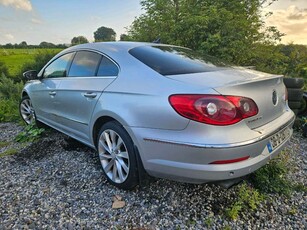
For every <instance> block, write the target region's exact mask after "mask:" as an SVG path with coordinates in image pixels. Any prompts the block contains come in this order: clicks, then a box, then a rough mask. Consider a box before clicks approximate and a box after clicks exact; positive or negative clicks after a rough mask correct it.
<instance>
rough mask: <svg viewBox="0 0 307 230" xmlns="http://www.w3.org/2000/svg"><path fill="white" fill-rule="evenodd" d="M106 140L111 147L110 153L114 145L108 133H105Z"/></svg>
mask: <svg viewBox="0 0 307 230" xmlns="http://www.w3.org/2000/svg"><path fill="white" fill-rule="evenodd" d="M104 138H105V140H106V142H107V145H108V147H109V152H112V143H111V141H110V137H109V134H108V133H107V132H104Z"/></svg>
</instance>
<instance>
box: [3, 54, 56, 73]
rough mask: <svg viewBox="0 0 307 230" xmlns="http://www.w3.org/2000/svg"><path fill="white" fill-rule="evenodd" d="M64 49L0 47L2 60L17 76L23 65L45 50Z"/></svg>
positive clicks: (10, 71)
mask: <svg viewBox="0 0 307 230" xmlns="http://www.w3.org/2000/svg"><path fill="white" fill-rule="evenodd" d="M61 50H62V49H59V48H56V49H43V48H39V49H35V48H34V49H0V61H3V62H4V63H5V65H6V66H7V68H8V70H9V74H10V75H11V76H16V75H17V74H18V73H19V70H20V69H21V66H22V65H23V64H24V63H26V62H29V61H32V60H33V58H34V56H35V55H36V54H38V53H43V52H60V51H61Z"/></svg>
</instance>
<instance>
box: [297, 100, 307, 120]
mask: <svg viewBox="0 0 307 230" xmlns="http://www.w3.org/2000/svg"><path fill="white" fill-rule="evenodd" d="M298 114H299V115H302V116H304V115H305V116H307V98H303V99H302V101H301V107H300V108H299V112H298Z"/></svg>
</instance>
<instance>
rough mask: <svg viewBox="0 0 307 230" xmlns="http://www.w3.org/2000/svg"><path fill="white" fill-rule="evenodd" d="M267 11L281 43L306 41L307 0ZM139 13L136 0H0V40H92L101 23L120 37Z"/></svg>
mask: <svg viewBox="0 0 307 230" xmlns="http://www.w3.org/2000/svg"><path fill="white" fill-rule="evenodd" d="M269 11H271V12H273V15H271V16H270V17H267V18H265V22H266V24H267V25H269V26H276V27H277V28H278V29H279V30H280V31H281V32H282V33H285V34H286V36H284V37H283V40H282V42H283V43H289V42H293V43H297V44H305V45H307V0H278V1H277V2H275V3H273V4H272V5H270V6H267V7H264V9H263V12H264V14H265V13H266V12H269ZM141 13H142V10H141V6H140V1H139V0H0V44H6V43H20V42H22V41H26V42H27V43H28V44H39V43H41V42H42V41H47V42H52V43H55V44H63V43H66V44H67V43H70V41H71V39H72V38H73V37H75V36H79V35H82V36H85V37H86V38H87V39H88V40H89V41H93V40H94V38H93V33H94V31H96V30H97V28H99V27H100V26H105V27H110V28H113V29H114V30H115V32H116V34H117V39H119V36H120V34H123V33H125V32H126V28H127V27H128V26H129V25H131V23H132V21H133V20H134V18H135V17H137V16H139V15H140V14H141Z"/></svg>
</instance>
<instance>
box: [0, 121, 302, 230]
mask: <svg viewBox="0 0 307 230" xmlns="http://www.w3.org/2000/svg"><path fill="white" fill-rule="evenodd" d="M0 130H1V132H0V140H1V141H5V142H9V143H10V144H9V145H8V146H5V147H2V148H0V153H3V152H4V151H6V150H7V149H9V148H15V149H17V150H18V153H17V154H15V155H11V156H5V157H1V158H0V175H1V179H0V229H62V228H64V229H131V228H133V229H223V228H230V229H307V206H306V200H307V196H306V193H305V192H294V193H293V194H292V195H291V196H290V197H287V198H285V197H284V196H279V195H274V194H269V195H268V197H267V198H266V200H265V201H264V202H263V203H261V205H260V206H259V207H258V208H257V210H256V211H255V212H253V211H251V212H245V213H242V214H241V215H240V216H239V218H238V219H237V220H235V221H232V220H229V219H227V218H226V217H225V215H224V213H225V209H226V208H227V207H228V206H229V204H231V203H232V202H233V201H234V199H235V198H236V197H237V189H236V186H234V187H232V188H230V189H224V188H221V187H219V186H217V185H214V184H202V185H193V184H185V183H178V182H173V181H168V180H162V179H157V180H155V181H154V182H152V183H150V184H149V185H147V186H144V187H137V188H136V189H135V190H133V191H123V190H120V189H117V188H115V187H114V186H112V185H110V184H108V183H107V181H106V179H105V178H104V176H103V173H102V170H101V166H100V162H99V159H98V156H97V154H96V153H95V151H94V150H92V149H90V148H88V147H86V146H84V145H83V144H80V143H79V142H77V141H75V140H73V139H71V138H69V137H67V136H65V135H63V134H61V133H58V132H56V131H52V130H51V131H47V132H45V134H44V135H43V137H42V138H40V139H39V140H38V141H37V142H35V143H30V144H26V145H25V144H20V143H16V142H14V141H13V140H14V138H15V136H16V135H17V134H18V133H19V132H20V131H21V130H22V127H20V126H18V125H17V124H14V123H0ZM288 151H291V159H289V161H291V162H292V163H293V169H294V170H292V172H291V174H289V178H290V179H291V180H293V181H296V182H299V183H302V184H303V185H305V186H306V184H307V179H306V178H307V177H306V169H307V167H306V163H307V140H306V139H303V138H302V137H301V136H300V134H298V133H295V134H294V136H293V137H292V139H291V141H290V142H289V144H288ZM114 197H117V199H118V200H122V201H123V202H125V206H123V207H122V208H118V209H113V208H112V204H113V202H114ZM209 223H210V224H209Z"/></svg>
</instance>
